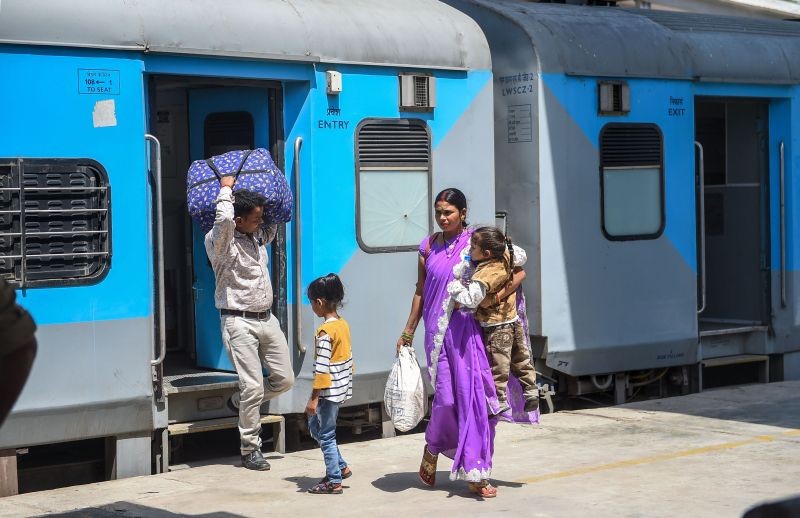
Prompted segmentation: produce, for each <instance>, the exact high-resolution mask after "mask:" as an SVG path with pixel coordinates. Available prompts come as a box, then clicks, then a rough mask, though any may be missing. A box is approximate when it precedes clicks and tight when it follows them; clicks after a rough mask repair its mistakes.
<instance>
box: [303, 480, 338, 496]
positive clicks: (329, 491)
mask: <svg viewBox="0 0 800 518" xmlns="http://www.w3.org/2000/svg"><path fill="white" fill-rule="evenodd" d="M308 492H309V493H311V494H312V495H341V494H342V493H343V491H342V485H341V484H331V483H330V482H320V483H319V484H317V485H316V486H314V487H312V488H311V489H309V490H308Z"/></svg>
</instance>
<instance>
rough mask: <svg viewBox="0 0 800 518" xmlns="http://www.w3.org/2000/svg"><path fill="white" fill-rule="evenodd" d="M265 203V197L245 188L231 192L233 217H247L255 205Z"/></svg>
mask: <svg viewBox="0 0 800 518" xmlns="http://www.w3.org/2000/svg"><path fill="white" fill-rule="evenodd" d="M266 204H267V199H266V198H265V197H264V196H263V195H261V194H259V193H257V192H253V191H248V190H247V189H239V190H238V191H236V192H235V193H233V217H235V218H240V217H241V218H244V217H247V215H248V214H250V213H251V212H253V210H254V209H256V207H263V206H265V205H266Z"/></svg>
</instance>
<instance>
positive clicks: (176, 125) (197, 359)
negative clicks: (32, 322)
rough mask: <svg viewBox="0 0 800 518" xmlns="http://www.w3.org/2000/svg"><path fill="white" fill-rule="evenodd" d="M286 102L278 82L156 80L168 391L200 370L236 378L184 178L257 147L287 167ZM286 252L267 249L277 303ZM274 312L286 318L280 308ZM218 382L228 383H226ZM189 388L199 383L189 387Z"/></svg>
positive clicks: (280, 244)
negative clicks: (195, 167) (199, 163)
mask: <svg viewBox="0 0 800 518" xmlns="http://www.w3.org/2000/svg"><path fill="white" fill-rule="evenodd" d="M281 98H282V93H281V85H280V84H279V83H274V82H266V81H233V80H224V79H215V78H176V77H172V76H155V77H153V78H152V79H151V82H150V112H151V113H150V126H151V127H150V131H151V133H152V134H154V135H155V136H156V137H157V138H158V140H159V141H160V142H161V157H162V175H161V176H162V186H163V188H162V191H163V192H162V198H163V203H162V208H163V232H164V236H165V239H164V281H165V283H164V284H165V322H164V327H165V328H166V329H165V331H166V333H165V334H166V343H167V358H166V362H165V373H166V375H167V376H166V378H167V381H168V382H169V384H173V383H178V382H180V383H183V382H184V381H181V380H180V379H178V378H177V377H183V376H185V375H187V373H191V372H194V374H193V375H194V376H195V377H196V376H198V375H199V373H198V372H197V368H198V367H199V368H202V369H212V370H216V371H231V372H232V371H233V370H234V369H233V366H232V365H231V363H230V361H229V359H228V357H227V355H226V353H225V351H224V347H223V345H222V337H221V332H220V323H219V313H218V311H217V310H216V309H215V307H214V275H213V272H212V270H211V265H210V263H209V261H208V257H207V255H206V252H205V247H204V243H203V239H204V235H203V234H202V231H201V230H200V228H199V226H197V225H196V224H195V223H193V222H192V221H191V220H190V218H189V216H188V211H187V208H186V172H187V170H188V168H189V165H190V164H191V163H192V161H194V160H201V159H205V158H208V157H211V156H213V155H218V154H221V153H225V152H227V151H231V150H236V149H248V148H250V149H251V148H254V147H264V148H267V149H269V150H270V152H271V153H272V155H273V158H274V159H275V161H276V163H277V164H278V165H279V166H282V159H283V158H282V157H283V155H282V145H283V143H282V140H281V139H282V122H281V116H282V107H281V106H280V99H281ZM284 248H285V245H284V234H283V233H282V232H281V233H279V239H277V240H276V242H275V244H274V246H271V247H270V249H271V250H270V252H271V261H270V266H271V274H272V281H273V285H274V288H275V293H276V302H278V301H279V297H278V293H279V291H280V290H281V289H282V288H281V287H282V286H284V285H285V283H286V281H285V279H284V278H283V277H284V276H285V275H284V274H283V273H281V272H282V270H281V271H278V270H276V269H275V268H273V267H272V265H274V264H276V263H278V264H285V260H277V261H276V260H275V255H276V254H284V253H285V250H284ZM284 298H285V297H284ZM281 300H282V299H281ZM278 305H280V303H279V304H278ZM273 309H274V310H275V311H276V314H278V315H280V314H281V309H280V308H279V307H274V308H273ZM283 312H285V311H283ZM282 321H285V318H284V319H282ZM220 374H222V373H220ZM234 378H235V377H234ZM181 379H182V378H181ZM203 379H206V378H203ZM210 379H211V378H208V380H210ZM214 379H215V380H216V381H220V380H223V379H225V380H228V378H227V377H226V376H221V377H219V376H218V377H217V378H214ZM176 380H177V381H176ZM190 381H191V382H192V383H193V382H194V381H198V382H199V381H200V380H188V381H185V382H186V383H189V382H190ZM228 381H229V380H228ZM167 390H168V391H169V387H168V389H167Z"/></svg>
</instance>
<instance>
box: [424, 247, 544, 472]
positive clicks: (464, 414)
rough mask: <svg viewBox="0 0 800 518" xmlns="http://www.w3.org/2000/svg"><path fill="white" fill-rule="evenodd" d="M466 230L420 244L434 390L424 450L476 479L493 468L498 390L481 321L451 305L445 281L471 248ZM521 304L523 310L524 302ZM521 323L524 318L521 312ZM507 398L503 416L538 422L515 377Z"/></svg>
mask: <svg viewBox="0 0 800 518" xmlns="http://www.w3.org/2000/svg"><path fill="white" fill-rule="evenodd" d="M470 235H471V232H469V231H467V232H463V233H462V234H461V235H460V236H459V237H458V238H456V240H455V242H453V243H452V245H450V246H447V247H446V246H444V244H443V243H442V242H441V239H438V240H434V241H433V242H431V241H430V238H428V237H426V238H425V239H424V240H423V241H422V243H420V248H419V251H420V255H422V256H423V257H424V258H425V270H426V277H425V286H424V291H423V307H422V317H423V319H424V321H425V355H426V357H427V360H428V371H429V373H430V375H431V382H432V384H433V387H434V391H435V394H434V398H433V405H432V408H431V418H430V422H429V423H428V427H427V429H426V431H425V440H426V442H427V445H428V451H430V452H431V453H433V454H439V453H441V454H443V455H445V456H446V457H449V458H451V459H453V467H452V469H451V472H450V478H451V480H466V481H469V482H479V481H481V480H485V479H488V478H489V477H490V475H491V472H492V454H493V452H494V434H495V427H496V425H497V419H494V418H493V419H490V418H489V408H490V407H491V408H497V407H498V403H497V395H496V393H495V387H494V381H493V380H492V373H491V369H490V367H489V361H488V360H487V357H486V349H485V346H484V344H483V337H482V334H481V329H480V326H479V325H478V323H477V321H476V320H475V317H474V316H473V315H472V314H471V313H469V312H467V311H465V310H460V309H457V310H453V302H452V299H451V298H450V296H449V294H448V293H447V283H448V282H450V281H452V280H453V279H454V274H453V268H454V267H456V265H458V264H459V263H461V261H462V260H463V258H464V256H465V255H466V254H467V252H468V251H469V240H470ZM429 243H430V245H429ZM429 246H430V248H429ZM520 295H521V290H520ZM522 304H523V305H522V308H521V309H522V310H523V311H524V301H523V303H522ZM520 315H521V316H523V315H524V313H520ZM523 323H525V324H526V323H527V322H526V321H525V320H524V316H523ZM526 330H527V326H526ZM515 385H516V386H515ZM515 389H516V390H515ZM509 403H510V405H511V408H512V412H511V413H510V415H509V413H508V412H507V413H505V414H503V415H501V416H500V417H501V418H504V419H506V420H513V421H518V422H527V423H535V422H538V417H539V413H538V411H536V412H531V413H526V412H524V411H523V410H522V407H523V405H524V400H522V391H521V388H520V386H519V382H518V381H517V380H516V379H513V381H512V380H511V379H509Z"/></svg>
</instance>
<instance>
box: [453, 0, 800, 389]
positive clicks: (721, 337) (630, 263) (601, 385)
mask: <svg viewBox="0 0 800 518" xmlns="http://www.w3.org/2000/svg"><path fill="white" fill-rule="evenodd" d="M447 3H449V4H451V5H454V6H456V7H458V8H459V9H461V10H462V11H463V12H465V13H467V14H469V15H470V16H471V17H473V18H474V19H475V20H476V21H477V22H478V23H479V24H480V25H481V28H482V29H483V30H484V33H485V34H486V37H487V39H488V40H489V45H490V49H491V55H492V70H493V74H494V80H493V83H494V105H495V123H496V128H495V151H496V154H495V171H496V195H497V209H498V210H500V211H507V212H508V224H509V228H510V233H511V235H512V237H514V238H515V240H516V241H518V242H519V243H520V244H521V245H522V246H524V247H525V248H527V249H528V250H530V251H531V253H529V254H528V257H529V262H528V265H527V266H526V269H527V271H528V277H527V280H526V284H525V289H526V293H527V295H528V296H527V298H528V313H529V315H528V316H529V319H530V322H531V332H532V333H533V334H534V335H536V336H535V338H538V339H537V340H535V341H534V345H535V346H536V349H537V351H536V352H537V354H538V355H539V356H540V357H541V358H543V359H544V361H543V362H540V368H539V370H540V371H543V372H544V373H545V374H548V375H550V376H551V377H553V378H555V379H557V380H560V381H562V383H561V384H560V387H559V388H560V389H561V390H563V391H565V392H570V393H572V394H577V395H580V394H585V393H588V392H597V391H602V390H611V389H612V388H615V389H616V390H615V392H616V400H617V401H624V400H625V399H626V398H628V397H630V396H631V395H632V394H634V393H635V392H636V391H637V390H639V389H640V387H644V386H645V385H649V386H651V387H661V389H662V390H664V392H662V393H665V392H666V389H668V388H669V387H668V386H667V385H668V384H667V383H665V382H667V381H671V382H672V383H673V387H675V385H678V386H682V387H684V389H683V390H684V391H685V390H697V389H702V388H703V387H704V386H711V385H713V384H721V383H730V382H736V381H738V382H744V381H755V380H760V381H765V380H767V379H772V380H776V379H778V380H779V379H790V378H793V379H798V378H800V311H799V310H800V295H798V293H800V292H799V291H798V290H800V277H798V275H797V269H798V261H800V242H798V240H797V239H796V236H797V235H798V223H800V204H798V197H799V196H800V184H798V182H796V181H795V179H794V176H795V175H796V172H797V170H798V161H797V160H798V149H800V147H799V146H798V139H800V112H798V110H799V109H800V108H799V106H800V104H799V102H800V25H798V24H797V23H796V22H788V21H762V20H751V19H746V18H736V17H719V16H707V15H698V14H686V13H673V12H664V11H661V12H659V11H650V10H627V9H620V8H601V7H580V6H569V5H551V4H539V3H532V2H524V1H516V0H447ZM656 381H658V382H659V383H655V382H656Z"/></svg>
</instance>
